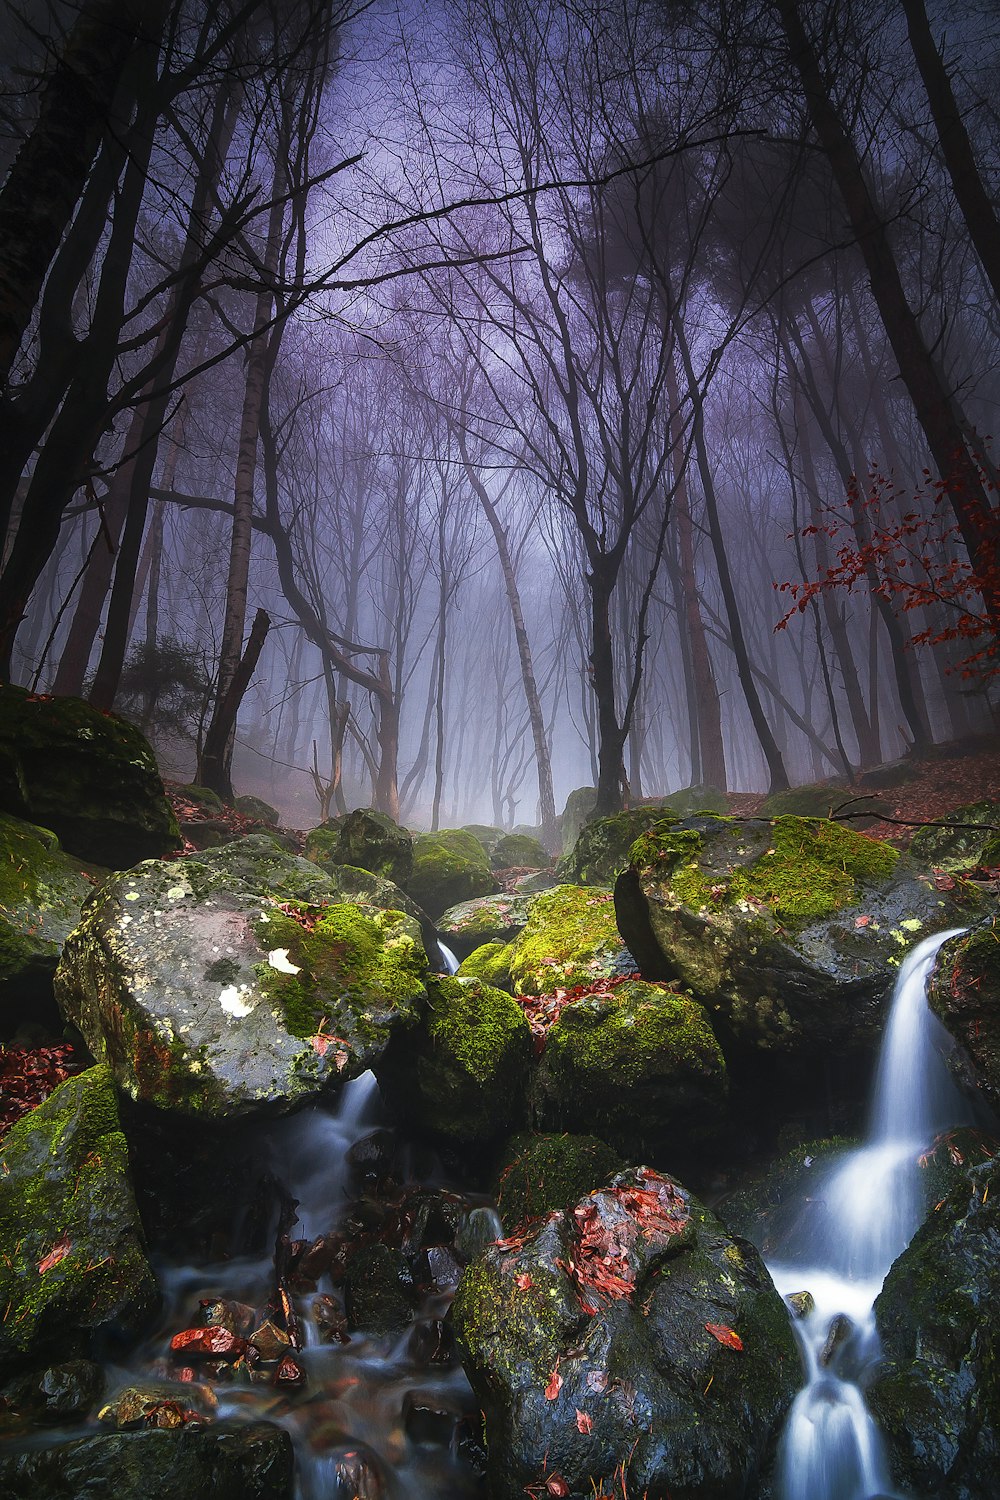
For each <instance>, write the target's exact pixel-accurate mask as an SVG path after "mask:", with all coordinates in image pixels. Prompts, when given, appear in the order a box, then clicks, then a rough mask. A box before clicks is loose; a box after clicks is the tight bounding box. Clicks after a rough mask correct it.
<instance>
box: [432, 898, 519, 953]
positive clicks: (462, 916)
mask: <svg viewBox="0 0 1000 1500" xmlns="http://www.w3.org/2000/svg"><path fill="white" fill-rule="evenodd" d="M533 900H534V897H533V896H530V895H529V896H511V895H507V894H506V893H503V894H501V895H499V896H480V897H479V898H478V900H476V901H461V902H459V904H458V905H457V906H450V907H449V908H448V910H447V911H446V912H445V913H444V914H443V915H442V916H441V917H439V918H438V923H437V930H438V932H439V933H440V934H441V936H442V938H443V939H444V941H445V942H446V943H447V944H448V947H449V948H451V950H452V951H453V952H454V953H455V955H456V956H457V957H458V958H460V959H462V958H467V957H468V956H469V954H470V953H473V952H474V951H475V949H476V948H479V947H481V946H482V945H483V944H484V943H509V942H512V941H513V939H514V938H516V937H517V935H518V933H519V932H521V931H522V930H523V929H524V926H525V924H526V923H527V920H528V913H529V912H530V910H531V903H532V901H533Z"/></svg>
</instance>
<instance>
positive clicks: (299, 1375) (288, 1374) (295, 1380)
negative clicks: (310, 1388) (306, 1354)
mask: <svg viewBox="0 0 1000 1500" xmlns="http://www.w3.org/2000/svg"><path fill="white" fill-rule="evenodd" d="M274 1383H275V1385H276V1386H278V1387H279V1388H280V1389H282V1390H293V1391H294V1390H298V1388H299V1387H300V1386H303V1385H305V1383H306V1372H305V1370H304V1369H303V1368H302V1366H301V1364H300V1363H299V1361H298V1360H297V1359H295V1358H294V1356H293V1355H291V1354H286V1355H285V1357H284V1359H283V1360H282V1361H281V1363H280V1364H279V1365H278V1368H277V1369H276V1370H275V1372H274Z"/></svg>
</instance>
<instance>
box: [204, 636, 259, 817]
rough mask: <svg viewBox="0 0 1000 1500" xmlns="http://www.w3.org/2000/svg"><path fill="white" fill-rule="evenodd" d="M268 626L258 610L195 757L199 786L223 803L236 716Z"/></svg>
mask: <svg viewBox="0 0 1000 1500" xmlns="http://www.w3.org/2000/svg"><path fill="white" fill-rule="evenodd" d="M270 625H271V621H270V619H269V618H268V616H267V615H266V614H265V612H264V610H262V609H259V610H258V611H257V613H256V614H255V615H254V620H253V624H252V625H251V627H250V635H249V637H248V638H247V646H246V650H245V651H244V652H243V655H242V656H241V657H240V660H239V662H238V663H237V667H236V671H235V672H234V673H233V675H232V677H231V678H230V679H229V686H228V687H227V688H226V692H225V695H224V697H223V698H222V700H221V702H219V703H218V705H217V707H216V712H215V714H214V716H213V718H212V722H211V724H210V725H209V727H208V729H207V730H206V732H205V743H204V744H203V745H202V747H201V755H200V756H199V757H198V775H199V777H200V780H199V782H198V785H199V786H207V787H208V788H209V790H210V791H213V792H215V794H216V796H218V797H221V798H222V800H223V801H224V802H232V800H233V783H232V778H231V775H230V763H231V759H232V755H231V750H230V744H231V740H232V736H233V732H234V730H235V728H236V716H237V714H238V713H239V711H240V704H241V703H242V702H243V698H244V696H245V694H246V690H247V688H248V687H249V686H250V679H251V677H252V676H253V674H254V672H255V670H256V668H257V663H258V661H259V660H260V653H261V652H262V651H263V649H264V642H265V640H266V639H267V632H268V630H269V628H270Z"/></svg>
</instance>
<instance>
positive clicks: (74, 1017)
mask: <svg viewBox="0 0 1000 1500" xmlns="http://www.w3.org/2000/svg"><path fill="white" fill-rule="evenodd" d="M318 873H319V872H317V874H318ZM426 973H427V959H426V956H425V954H424V950H423V947H422V944H421V940H420V932H419V929H418V927H417V926H416V924H415V923H414V922H413V921H412V920H411V919H410V918H409V917H407V916H404V915H403V913H401V912H394V911H388V912H386V911H381V910H379V909H377V908H375V907H365V908H362V907H358V906H354V905H349V904H347V903H344V902H336V901H334V902H303V901H296V900H294V899H291V898H289V899H288V900H285V901H283V902H281V903H280V904H278V902H277V901H276V900H275V899H274V898H273V897H271V896H269V895H268V894H267V893H266V892H262V891H261V890H260V889H259V888H258V889H254V888H253V887H252V886H251V885H250V884H241V883H240V882H239V881H238V880H237V879H236V878H235V877H234V876H233V875H232V874H230V873H229V872H228V871H226V870H218V869H215V868H213V867H212V865H211V864H210V863H208V862H207V860H206V857H205V856H203V857H201V858H200V859H198V860H195V859H190V860H178V861H176V862H175V863H173V864H164V863H162V862H160V861H148V862H146V863H144V864H142V865H139V866H137V867H136V868H135V869H134V870H131V871H128V872H126V873H122V874H118V875H115V876H112V877H111V878H110V879H109V880H108V881H106V882H105V884H104V885H103V886H102V887H101V889H100V891H99V892H97V893H96V895H95V896H94V898H93V899H92V900H91V901H90V902H89V903H88V906H87V908H86V911H85V914H84V918H83V920H82V922H81V923H80V925H79V927H78V928H77V929H76V931H75V932H74V933H73V934H72V935H71V937H70V939H69V941H68V942H67V944H66V947H65V949H64V951H63V957H62V960H61V962H60V965H59V968H58V970H57V972H56V978H55V990H56V998H57V1000H58V1002H59V1005H60V1008H61V1009H62V1012H63V1014H64V1016H65V1017H66V1019H67V1020H69V1021H72V1022H73V1024H74V1025H75V1026H77V1027H79V1029H80V1031H81V1032H82V1034H83V1037H84V1039H85V1041H86V1043H87V1045H88V1047H89V1048H90V1050H91V1051H92V1052H93V1053H94V1055H95V1056H96V1057H100V1058H101V1059H102V1060H105V1061H107V1062H108V1064H109V1065H110V1067H111V1068H112V1070H113V1072H114V1075H115V1078H116V1081H117V1082H118V1084H119V1086H120V1087H121V1088H123V1089H124V1090H126V1091H127V1092H128V1093H129V1094H130V1095H131V1096H132V1097H133V1098H136V1099H141V1100H143V1101H145V1102H148V1103H150V1104H154V1105H157V1106H159V1107H160V1108H164V1109H175V1110H179V1111H181V1112H183V1113H187V1114H208V1115H217V1116H225V1115H239V1114H246V1113H255V1112H260V1111H267V1110H284V1109H288V1108H290V1107H291V1106H293V1105H295V1104H297V1103H300V1102H302V1101H303V1100H304V1099H305V1098H306V1097H308V1096H309V1095H312V1094H317V1093H320V1092H323V1091H326V1090H328V1089H330V1088H334V1089H336V1088H337V1087H338V1086H339V1084H340V1083H341V1082H343V1081H344V1080H346V1079H348V1078H353V1077H356V1076H357V1075H358V1074H359V1073H362V1072H364V1071H365V1070H366V1069H367V1068H369V1067H370V1066H371V1064H372V1063H373V1062H374V1060H375V1059H376V1058H377V1057H378V1055H379V1054H380V1052H381V1051H382V1049H383V1048H384V1047H385V1045H386V1043H387V1042H388V1040H389V1037H390V1035H391V1034H392V1032H393V1031H394V1030H396V1029H397V1028H404V1029H405V1028H408V1027H409V1026H411V1025H413V1024H414V1023H415V1021H416V1011H415V1002H416V1001H417V999H418V998H420V997H422V996H423V993H424V987H423V981H424V978H425V976H426Z"/></svg>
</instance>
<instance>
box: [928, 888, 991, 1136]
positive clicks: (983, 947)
mask: <svg viewBox="0 0 1000 1500" xmlns="http://www.w3.org/2000/svg"><path fill="white" fill-rule="evenodd" d="M928 1000H929V1001H930V1005H931V1009H932V1010H933V1011H934V1012H935V1013H936V1014H937V1015H938V1016H939V1017H940V1019H941V1020H942V1021H943V1022H944V1024H945V1026H946V1027H947V1028H948V1030H949V1031H950V1032H951V1035H952V1036H953V1037H954V1038H955V1040H956V1041H957V1042H958V1043H959V1044H960V1046H961V1048H962V1053H961V1054H960V1056H959V1058H958V1059H956V1060H955V1061H954V1064H953V1065H954V1066H955V1067H956V1070H957V1072H958V1074H959V1078H960V1081H961V1082H962V1083H963V1084H964V1085H965V1087H966V1088H967V1089H970V1090H978V1091H979V1093H980V1094H981V1095H982V1096H983V1098H985V1099H986V1100H987V1101H988V1103H989V1104H990V1106H991V1107H992V1109H993V1111H994V1113H995V1114H1000V922H998V920H997V918H996V917H995V916H990V917H986V918H985V919H984V920H983V921H982V922H980V923H978V924H977V925H976V926H975V927H972V928H970V930H969V931H968V932H965V933H963V934H962V935H961V936H959V937H956V938H952V939H951V940H950V941H949V942H947V943H945V944H944V946H943V947H942V948H941V950H940V952H939V953H938V956H937V961H936V962H935V965H934V969H933V972H932V974H931V980H930V984H929V986H928Z"/></svg>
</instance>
